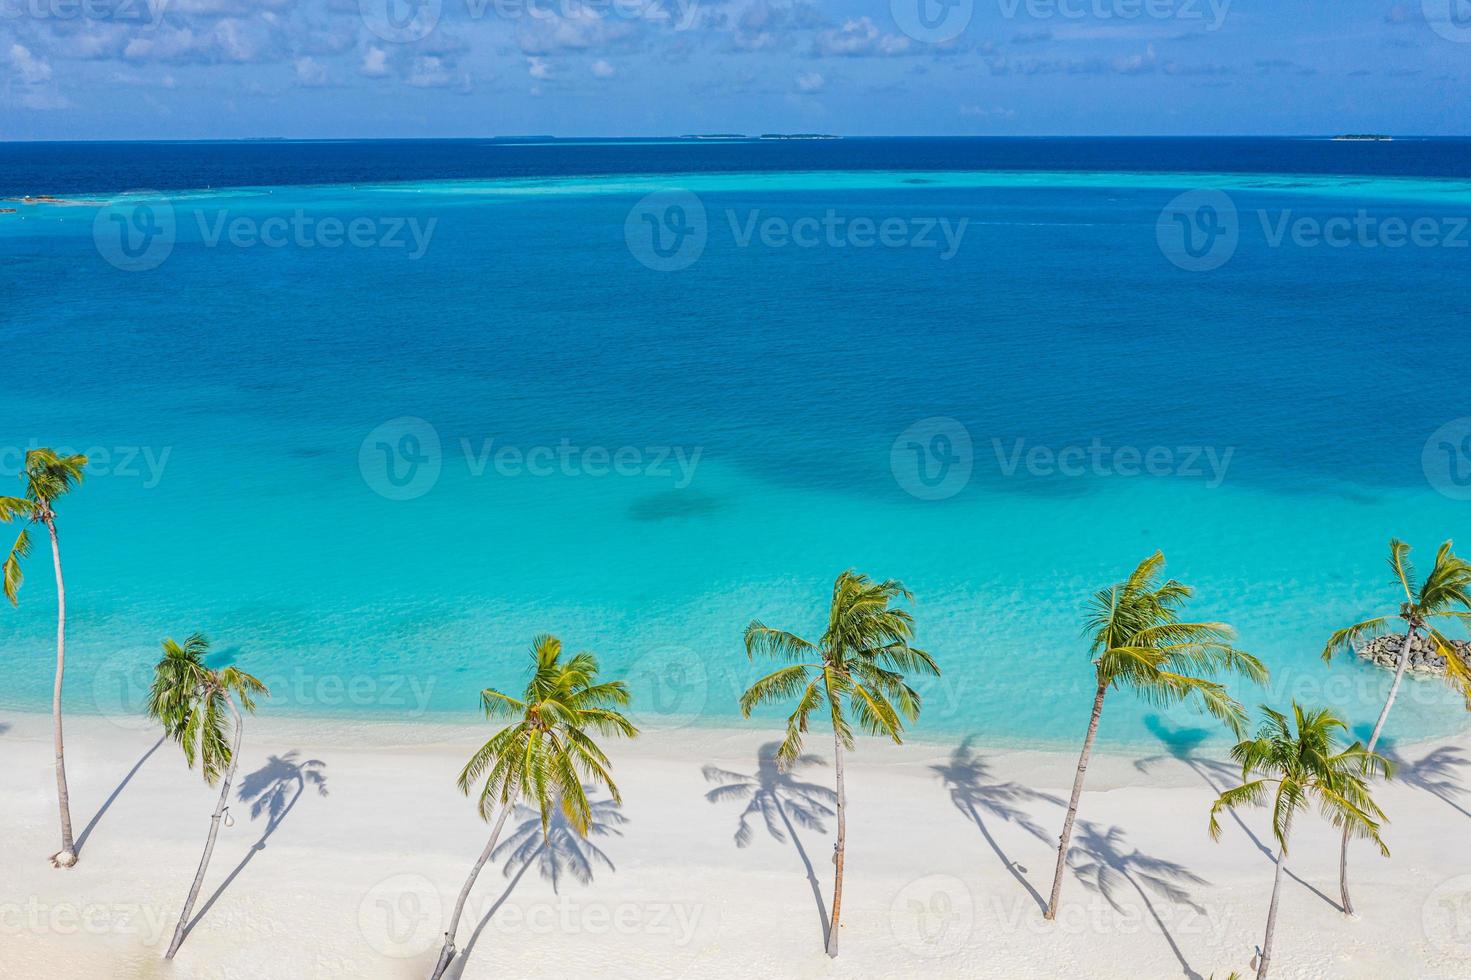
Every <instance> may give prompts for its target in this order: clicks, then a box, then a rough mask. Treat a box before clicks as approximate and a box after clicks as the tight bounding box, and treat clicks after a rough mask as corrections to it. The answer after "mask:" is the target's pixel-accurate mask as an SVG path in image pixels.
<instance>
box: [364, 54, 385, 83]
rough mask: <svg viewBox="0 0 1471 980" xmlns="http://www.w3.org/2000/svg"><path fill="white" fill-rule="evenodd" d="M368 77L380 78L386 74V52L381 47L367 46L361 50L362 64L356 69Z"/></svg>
mask: <svg viewBox="0 0 1471 980" xmlns="http://www.w3.org/2000/svg"><path fill="white" fill-rule="evenodd" d="M358 71H360V72H361V73H362V74H364V75H367V76H368V77H369V78H382V77H383V76H385V75H387V74H388V52H387V51H384V50H383V49H382V48H369V49H368V50H366V51H364V52H363V64H362V67H361V68H359V69H358Z"/></svg>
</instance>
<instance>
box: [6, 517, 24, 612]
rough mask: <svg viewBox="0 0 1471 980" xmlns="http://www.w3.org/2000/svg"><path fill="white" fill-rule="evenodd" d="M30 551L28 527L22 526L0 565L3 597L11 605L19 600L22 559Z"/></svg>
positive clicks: (22, 576)
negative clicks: (2, 579)
mask: <svg viewBox="0 0 1471 980" xmlns="http://www.w3.org/2000/svg"><path fill="white" fill-rule="evenodd" d="M30 553H31V532H30V529H29V528H22V529H21V532H20V534H19V535H17V536H16V539H15V544H13V545H11V546H10V553H9V554H8V555H6V557H5V561H4V563H3V565H0V576H3V578H4V589H5V598H7V599H9V600H10V604H11V605H12V606H14V605H16V604H17V603H18V602H19V593H20V584H21V581H22V580H23V579H24V578H25V573H24V572H23V571H22V570H21V567H20V563H21V561H22V559H24V558H27V557H28V556H29V555H30Z"/></svg>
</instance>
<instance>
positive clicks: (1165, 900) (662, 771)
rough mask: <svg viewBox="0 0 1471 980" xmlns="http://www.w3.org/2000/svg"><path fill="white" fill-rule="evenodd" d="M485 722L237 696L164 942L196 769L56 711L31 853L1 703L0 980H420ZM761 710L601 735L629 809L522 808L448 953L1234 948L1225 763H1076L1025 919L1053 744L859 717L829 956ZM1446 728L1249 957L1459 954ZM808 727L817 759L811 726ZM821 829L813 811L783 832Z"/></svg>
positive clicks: (19, 737)
mask: <svg viewBox="0 0 1471 980" xmlns="http://www.w3.org/2000/svg"><path fill="white" fill-rule="evenodd" d="M1081 723H1082V719H1080V726H1081ZM488 731H489V729H488V728H486V727H483V726H482V727H471V726H466V727H458V726H444V725H438V726H437V725H433V724H424V725H420V726H416V727H408V726H394V725H387V724H381V725H380V724H370V723H359V722H350V723H340V722H329V721H310V722H307V721H299V720H279V719H272V718H269V717H261V718H253V719H250V720H248V722H247V726H246V734H245V744H244V747H243V750H242V759H241V766H240V776H239V777H238V779H237V786H238V787H239V788H240V790H241V792H242V794H243V796H244V798H243V799H236V800H235V801H234V802H233V804H232V809H231V814H232V816H233V819H234V826H233V827H229V828H227V829H225V830H223V831H222V833H221V837H220V843H219V846H218V848H217V849H216V852H215V856H214V859H213V862H212V864H211V867H210V872H209V876H208V878H207V880H206V882H205V885H204V889H203V892H202V893H201V897H200V904H199V907H200V908H201V909H202V910H203V914H202V918H201V919H200V920H199V921H198V924H197V926H196V927H195V928H194V929H193V930H192V932H191V933H190V935H189V937H188V939H187V941H186V942H185V944H184V946H183V948H182V950H181V951H180V953H179V956H178V958H177V960H176V961H175V962H174V963H173V964H166V963H164V962H163V961H162V960H161V955H162V952H163V950H164V948H165V947H166V946H167V941H168V938H169V935H170V934H171V932H172V929H173V925H174V919H175V917H176V916H177V914H178V910H179V907H180V905H181V903H182V901H183V898H184V893H185V891H186V889H187V888H188V884H189V880H190V877H191V876H192V874H193V873H194V870H195V867H196V865H197V863H198V860H199V853H200V849H201V847H202V845H203V842H204V836H205V832H206V830H207V826H208V822H209V814H210V811H211V808H212V806H213V802H214V798H215V795H216V794H215V792H214V791H212V790H210V789H209V788H207V787H205V786H204V784H203V781H202V780H201V779H200V778H199V777H198V775H197V773H192V772H190V771H188V770H187V769H186V768H185V766H184V762H183V758H182V755H181V753H180V751H179V749H178V748H177V746H175V745H173V744H164V745H161V746H159V747H157V749H156V751H153V750H152V749H153V747H154V745H155V743H156V742H157V741H158V736H157V734H155V733H154V732H152V731H150V730H147V729H144V728H142V727H141V726H140V727H135V728H122V727H118V726H117V725H116V724H114V723H112V722H110V721H108V720H106V719H103V718H94V717H76V718H71V719H69V720H68V722H67V747H68V753H67V761H68V774H69V777H70V782H71V794H72V813H73V816H74V819H75V820H76V821H77V827H76V830H77V833H78V835H79V836H80V837H81V841H80V846H81V860H80V863H79V864H78V865H77V867H75V868H74V869H72V870H70V871H60V870H54V869H52V868H51V867H50V865H49V864H48V862H47V860H46V856H47V855H48V854H50V853H51V852H52V851H54V850H56V843H57V830H56V811H55V805H54V798H53V794H54V785H55V784H54V780H53V777H52V770H51V743H50V719H49V716H45V715H36V714H21V713H14V712H0V771H3V772H4V774H5V777H4V780H3V783H0V812H3V813H4V814H5V815H6V827H5V833H4V834H3V835H0V976H3V977H6V978H16V980H19V978H25V980H30V978H42V977H45V978H57V980H65V978H78V980H97V978H104V977H105V978H152V977H181V978H220V980H239V978H253V977H273V978H274V977H292V978H317V977H362V978H379V977H381V978H392V980H396V978H405V980H407V978H418V977H424V976H426V975H427V973H428V971H429V969H430V967H431V966H432V964H433V961H434V959H435V956H436V952H437V949H438V943H439V939H440V932H441V931H442V929H443V927H444V923H445V921H446V920H447V919H448V916H449V911H450V907H451V906H452V904H453V902H454V897H455V894H456V892H457V891H458V889H459V887H460V885H461V883H462V881H463V880H464V876H465V874H466V872H467V870H468V868H469V866H470V865H471V863H472V862H473V861H474V859H475V857H476V855H477V854H478V852H479V850H480V848H481V847H482V845H483V842H484V838H485V835H486V828H485V826H484V825H483V824H481V823H480V822H479V820H478V819H477V818H476V816H475V813H474V807H473V805H472V804H471V803H470V802H469V801H467V800H466V799H465V798H463V797H462V796H460V795H459V793H458V792H457V791H456V790H455V788H454V776H455V775H456V773H457V772H458V770H459V768H460V766H461V765H462V763H463V762H464V760H465V759H466V758H467V757H468V755H469V753H470V752H471V751H472V749H473V747H474V746H476V745H478V744H479V743H480V741H483V739H484V738H485V737H486V735H487V733H488ZM772 734H773V733H771V732H765V731H761V730H757V729H756V728H754V727H753V728H752V729H750V730H742V731H723V732H712V731H705V730H698V729H685V730H680V731H673V732H665V733H653V734H648V735H646V736H644V737H641V738H640V739H639V740H637V741H636V742H633V743H628V744H618V745H616V746H615V747H614V751H613V753H612V755H613V759H614V763H615V775H616V778H617V780H618V783H619V786H620V788H621V789H622V792H623V796H624V805H623V806H622V807H621V808H616V809H615V808H613V807H611V806H605V807H602V808H600V819H601V820H602V824H603V831H604V832H603V833H601V834H599V835H597V836H595V837H594V838H593V839H592V840H591V841H590V842H589V843H581V844H577V845H576V846H569V842H568V841H567V840H566V839H565V838H564V839H558V840H557V841H556V844H555V846H554V847H553V849H552V852H551V854H552V855H553V856H554V858H553V859H551V860H549V859H548V852H547V851H546V850H545V849H543V848H541V847H540V838H539V835H538V834H537V833H536V831H535V828H534V827H532V826H530V825H528V826H527V828H526V832H525V833H522V834H519V835H513V836H512V838H511V843H510V845H509V846H508V848H507V849H506V851H504V852H502V853H501V854H500V855H498V857H497V858H496V860H494V861H493V862H492V864H491V865H489V866H488V867H487V870H486V872H485V874H483V875H482V877H481V879H480V882H479V883H478V885H477V887H476V889H475V891H474V893H473V895H472V897H471V901H470V904H469V907H468V911H467V913H466V916H465V922H464V924H463V925H462V927H461V934H460V937H459V940H460V947H461V949H462V950H464V951H465V955H464V956H463V958H462V959H460V960H459V961H457V964H456V967H455V968H452V970H451V974H450V975H451V976H462V977H464V978H477V977H514V976H528V975H533V974H537V975H543V976H584V977H592V976H597V977H637V978H666V977H668V978H672V977H737V976H741V977H752V976H755V977H773V978H776V977H793V978H797V977H800V978H808V977H919V976H924V977H997V978H1003V977H1004V978H1030V977H1037V978H1041V977H1090V978H1097V977H1121V978H1123V977H1128V978H1136V977H1171V976H1199V977H1211V976H1215V977H1218V978H1224V977H1226V976H1227V975H1228V974H1229V973H1230V971H1231V970H1233V969H1234V970H1241V971H1243V972H1245V971H1247V968H1248V964H1249V961H1250V960H1251V957H1252V952H1253V949H1254V947H1255V945H1256V944H1257V943H1259V942H1260V941H1261V932H1262V927H1263V924H1264V918H1265V915H1266V907H1267V900H1268V897H1269V893H1270V890H1271V884H1272V866H1271V861H1270V857H1269V856H1268V854H1267V853H1265V852H1264V851H1263V850H1262V849H1261V847H1260V846H1259V842H1262V841H1269V837H1268V834H1267V830H1266V826H1265V821H1264V819H1263V818H1264V813H1262V812H1255V813H1249V814H1246V815H1245V822H1244V824H1243V823H1237V822H1236V821H1233V820H1232V819H1231V818H1229V817H1227V818H1226V820H1225V832H1224V835H1223V837H1222V840H1221V841H1220V842H1219V843H1212V842H1211V840H1210V838H1209V836H1208V835H1207V832H1206V823H1207V812H1208V809H1209V806H1210V803H1211V801H1212V799H1213V798H1214V793H1213V791H1212V789H1211V787H1210V786H1209V785H1208V780H1214V781H1215V782H1216V783H1217V785H1230V784H1234V783H1232V782H1231V780H1232V776H1231V774H1230V772H1229V770H1228V769H1226V768H1225V767H1222V766H1218V765H1214V764H1212V763H1211V762H1210V761H1209V760H1208V759H1204V758H1202V759H1195V758H1194V757H1192V756H1190V755H1188V754H1186V755H1185V757H1184V758H1181V757H1178V756H1177V757H1169V756H1165V757H1161V758H1156V759H1153V760H1138V759H1135V758H1133V757H1126V756H1109V755H1104V756H1103V757H1101V758H1098V759H1096V760H1095V762H1094V765H1093V766H1092V768H1091V770H1090V773H1089V785H1088V792H1087V793H1086V795H1085V797H1084V801H1083V807H1082V810H1081V812H1080V819H1081V820H1082V821H1083V823H1082V824H1081V825H1080V831H1079V833H1078V834H1077V837H1076V838H1075V850H1074V864H1075V866H1076V867H1075V871H1074V874H1073V875H1072V876H1071V877H1070V878H1069V879H1068V880H1067V882H1066V885H1065V888H1064V892H1063V906H1064V907H1063V911H1062V913H1061V914H1060V916H1059V919H1058V921H1057V922H1055V923H1048V922H1044V921H1043V919H1042V915H1041V908H1040V898H1039V896H1040V895H1045V893H1046V891H1047V889H1048V887H1049V885H1050V874H1051V869H1052V861H1053V853H1054V852H1053V848H1054V841H1055V835H1056V834H1057V831H1058V829H1059V826H1060V823H1061V817H1062V805H1061V803H1060V798H1061V797H1063V796H1064V795H1065V793H1066V791H1067V788H1068V786H1069V784H1070V781H1071V777H1072V773H1073V767H1074V764H1075V761H1076V760H1075V758H1074V757H1073V756H1072V755H1071V754H1065V753H1061V752H1056V753H1043V752H991V751H988V749H987V747H986V746H985V745H981V744H976V745H973V746H971V750H972V751H971V752H970V753H969V754H966V753H960V754H957V753H956V746H955V745H953V744H949V745H946V744H934V743H928V744H927V743H914V744H909V745H906V746H904V747H902V748H895V747H892V746H884V745H881V744H879V743H877V742H875V741H872V740H866V741H865V742H863V743H862V744H861V745H860V748H859V751H858V752H857V753H856V754H855V755H854V756H852V757H851V764H850V767H849V769H848V792H849V804H850V817H849V829H848V834H849V836H848V873H847V879H846V887H845V897H844V916H843V920H844V924H843V929H842V935H841V943H842V953H841V956H840V957H839V958H838V959H837V960H830V959H829V958H828V957H827V956H826V955H824V953H823V924H822V919H821V916H820V913H819V902H821V903H826V902H827V901H828V900H829V893H830V889H831V884H832V882H831V877H832V874H831V872H832V865H831V859H830V855H831V849H832V833H831V830H832V827H831V820H829V819H823V816H822V813H821V808H823V807H826V806H828V804H829V802H830V801H829V800H828V799H827V798H826V797H825V796H824V794H823V789H824V788H826V787H830V785H831V772H830V770H829V769H828V768H827V767H826V766H825V765H818V764H813V765H812V766H810V767H807V768H804V769H802V770H800V771H798V772H796V773H794V774H792V775H791V777H790V778H789V779H787V780H783V779H782V778H780V777H777V776H776V774H775V772H774V770H773V769H771V768H770V767H769V766H768V767H767V769H766V770H765V772H764V774H763V771H762V769H761V766H760V765H759V763H758V755H759V751H760V748H761V746H762V744H763V743H764V742H767V741H770V740H771V737H772ZM1464 742H1465V740H1464V739H1459V740H1455V741H1442V742H1433V743H1422V744H1418V745H1412V746H1401V747H1400V749H1399V752H1398V755H1399V757H1400V759H1401V761H1402V762H1403V763H1404V766H1405V767H1404V771H1403V775H1404V776H1405V777H1406V778H1404V779H1401V780H1400V781H1398V782H1396V783H1394V784H1393V785H1391V786H1388V787H1385V788H1383V789H1382V790H1381V791H1380V795H1379V798H1380V800H1381V802H1382V804H1383V806H1384V809H1385V810H1386V812H1387V813H1388V814H1389V816H1390V819H1391V821H1392V822H1391V824H1390V825H1389V827H1388V834H1387V838H1388V841H1389V843H1390V846H1391V848H1392V850H1393V857H1392V858H1390V859H1387V860H1386V859H1383V858H1380V857H1379V856H1378V855H1377V854H1376V853H1375V852H1374V850H1373V849H1372V848H1371V847H1370V846H1368V845H1359V846H1356V847H1355V851H1354V854H1355V859H1354V861H1353V862H1352V871H1353V880H1354V881H1355V883H1356V885H1357V889H1356V892H1355V901H1356V904H1357V905H1358V911H1359V913H1360V916H1361V917H1360V918H1359V919H1358V920H1357V921H1353V920H1348V919H1346V918H1345V917H1344V916H1342V915H1341V914H1340V913H1339V912H1338V911H1337V909H1336V907H1335V906H1334V905H1333V904H1332V902H1333V901H1334V900H1336V897H1337V865H1336V857H1337V835H1336V834H1335V833H1334V832H1333V831H1332V829H1331V828H1329V827H1328V826H1327V825H1325V824H1323V823H1321V822H1320V821H1318V820H1317V819H1316V817H1313V818H1311V819H1307V820H1304V821H1303V822H1302V824H1301V825H1300V826H1299V828H1298V830H1297V832H1296V839H1295V841H1294V844H1295V846H1294V848H1293V852H1292V855H1291V860H1290V863H1289V869H1290V871H1291V872H1292V874H1293V876H1294V877H1293V878H1292V879H1289V880H1288V881H1287V882H1286V884H1285V885H1284V896H1283V905H1282V911H1281V919H1280V922H1279V926H1278V939H1277V948H1276V950H1275V954H1274V957H1273V975H1274V976H1277V977H1287V978H1307V977H1335V978H1337V977H1363V978H1385V977H1416V978H1447V980H1448V978H1451V977H1465V976H1467V975H1471V850H1468V849H1467V848H1466V847H1465V846H1464V841H1465V840H1466V839H1467V832H1468V831H1471V792H1466V793H1460V792H1459V791H1458V790H1457V789H1456V788H1455V784H1456V783H1457V781H1458V780H1460V781H1466V782H1467V783H1468V786H1471V765H1467V766H1465V767H1461V766H1459V765H1458V760H1460V759H1462V758H1465V755H1464V754H1463V752H1462V751H1461V750H1460V749H1459V747H1458V746H1460V745H1462V744H1464ZM810 747H811V750H812V751H813V752H814V754H815V755H817V756H820V757H823V758H827V757H828V755H829V752H830V749H829V748H828V746H827V744H826V743H825V742H824V740H823V739H822V738H821V737H815V738H814V739H813V740H812V742H811V743H810ZM1468 761H1471V760H1468ZM707 765H708V766H715V767H718V768H719V769H722V770H725V771H727V772H728V773H731V774H740V775H739V776H734V775H732V776H729V777H726V779H727V782H728V783H729V784H730V785H733V786H735V787H737V788H735V789H732V790H729V791H728V798H723V799H717V800H715V801H711V800H709V799H707V794H708V793H710V791H711V790H712V789H715V788H716V786H717V785H718V783H717V782H714V781H711V780H709V779H707V777H706V774H705V773H704V771H703V767H705V766H707ZM937 767H940V768H937ZM940 769H945V770H947V772H948V775H949V776H950V777H951V780H950V782H949V784H948V785H947V782H946V781H945V778H944V775H945V774H946V773H942V772H941V771H940ZM1458 770H1459V771H1458ZM745 777H748V778H749V779H750V782H747V781H746V779H745ZM763 778H764V779H765V782H764V783H763V782H762V780H763ZM803 784H809V785H807V786H805V787H804V785H803ZM763 785H765V786H767V787H769V788H774V791H775V798H776V799H778V800H779V801H780V803H781V806H780V808H776V807H773V806H766V807H765V808H764V809H762V808H761V807H760V802H761V801H769V800H770V799H771V798H772V797H771V795H769V794H767V793H765V792H759V793H758V808H757V809H756V810H755V811H753V813H752V814H751V815H750V816H749V817H748V821H749V840H748V841H747V844H746V846H744V847H742V846H738V844H737V841H736V833H737V830H738V828H739V827H740V822H741V815H742V813H743V811H745V810H746V809H747V807H748V805H749V804H750V802H751V794H750V793H749V792H747V788H756V789H758V790H759V789H760V787H762V786H763ZM814 787H815V788H814ZM952 790H953V791H954V793H953V795H952ZM957 802H958V803H959V804H960V805H959V806H958V805H957ZM252 804H255V805H256V807H255V808H256V812H255V813H254V814H253V813H252V808H253V807H252ZM273 812H274V818H273V816H272V814H273ZM804 814H805V816H806V817H807V818H810V819H804ZM767 817H769V818H770V819H769V820H768V819H767ZM817 822H821V823H822V824H823V825H824V826H825V827H826V830H822V829H819V828H818V827H817V826H806V827H804V826H801V824H803V823H808V824H815V823H817ZM514 823H515V822H513V826H514ZM794 829H795V833H793V830H794ZM525 855H530V856H531V858H532V859H531V861H530V863H529V864H526V863H525V862H524V861H521V860H519V859H518V856H525ZM804 862H807V863H810V866H811V868H812V870H813V871H814V872H815V874H816V882H817V885H818V886H820V894H821V897H820V899H819V898H818V897H816V896H815V895H814V890H813V884H812V883H811V882H810V881H809V879H808V873H807V870H806V866H805V863H804ZM1008 862H1011V863H1010V864H1008ZM553 872H555V876H556V878H557V880H556V881H555V882H554V881H553V880H552V876H553ZM222 885H223V886H224V887H223V888H222ZM217 891H218V894H217ZM211 896H214V897H213V898H212V897H211ZM472 936H473V939H472Z"/></svg>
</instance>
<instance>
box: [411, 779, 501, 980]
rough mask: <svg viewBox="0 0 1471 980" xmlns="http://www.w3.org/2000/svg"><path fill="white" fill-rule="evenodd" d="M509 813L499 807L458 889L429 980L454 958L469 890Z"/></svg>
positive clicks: (488, 858) (436, 978)
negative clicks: (484, 842)
mask: <svg viewBox="0 0 1471 980" xmlns="http://www.w3.org/2000/svg"><path fill="white" fill-rule="evenodd" d="M510 812H511V804H510V803H507V804H505V805H504V806H502V807H501V815H500V816H499V817H497V818H496V821H495V826H494V827H493V828H491V831H490V840H489V841H487V842H486V844H485V850H483V851H481V852H480V860H478V861H476V862H475V867H473V868H471V869H470V877H468V878H466V879H465V884H464V887H462V888H461V889H460V897H459V898H458V899H457V900H456V901H455V911H454V914H452V915H451V916H450V919H449V929H448V930H446V931H445V934H444V947H443V948H442V949H440V951H439V960H438V962H436V963H435V964H434V972H433V973H431V974H429V980H439V978H440V977H442V976H444V971H445V970H447V969H449V964H450V961H451V960H453V959H454V958H455V932H456V931H457V930H458V929H459V928H460V916H461V915H462V914H463V913H464V911H465V901H466V899H468V898H469V897H470V889H471V888H474V887H475V879H476V878H479V877H480V872H481V869H483V868H484V867H485V864H486V862H487V861H489V860H490V852H491V851H493V850H495V842H496V841H497V840H499V839H500V836H501V828H502V827H504V826H505V824H506V817H507V816H508V815H509V814H510Z"/></svg>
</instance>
